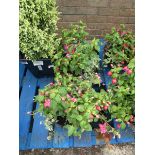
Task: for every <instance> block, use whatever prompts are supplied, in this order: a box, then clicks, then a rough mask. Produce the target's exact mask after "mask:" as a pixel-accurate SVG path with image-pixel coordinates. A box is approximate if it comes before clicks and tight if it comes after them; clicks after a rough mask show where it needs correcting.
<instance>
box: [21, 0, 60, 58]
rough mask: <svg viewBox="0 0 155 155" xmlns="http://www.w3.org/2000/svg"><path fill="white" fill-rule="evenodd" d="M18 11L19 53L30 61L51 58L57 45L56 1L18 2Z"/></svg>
mask: <svg viewBox="0 0 155 155" xmlns="http://www.w3.org/2000/svg"><path fill="white" fill-rule="evenodd" d="M19 9H20V14H19V40H20V42H19V45H20V51H21V52H22V53H23V54H24V55H25V57H26V59H30V60H37V59H40V58H48V57H51V56H52V55H53V51H54V50H55V47H56V46H57V45H58V44H59V39H56V36H57V34H56V33H55V31H56V30H57V25H56V24H57V21H58V19H59V18H58V15H59V12H58V11H57V7H56V0H35V1H32V0H20V5H19Z"/></svg>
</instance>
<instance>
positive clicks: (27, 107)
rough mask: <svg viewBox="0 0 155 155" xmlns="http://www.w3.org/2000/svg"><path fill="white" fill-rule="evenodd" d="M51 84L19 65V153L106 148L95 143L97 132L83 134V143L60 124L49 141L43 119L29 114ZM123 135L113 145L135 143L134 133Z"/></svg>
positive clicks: (131, 131) (101, 47) (100, 143)
mask: <svg viewBox="0 0 155 155" xmlns="http://www.w3.org/2000/svg"><path fill="white" fill-rule="evenodd" d="M102 41H103V40H102ZM103 48H104V45H103V46H100V51H101V52H103ZM101 55H102V54H100V56H101ZM104 75H106V74H104V73H102V79H103V81H104V79H105V80H106V81H104V82H105V83H106V82H107V81H108V80H107V77H103V76H104ZM50 82H53V77H51V78H40V79H37V78H36V77H34V76H33V75H32V74H31V72H30V71H29V70H28V69H27V68H26V67H25V66H24V65H23V64H19V98H20V100H19V149H20V150H28V149H47V148H73V147H91V146H93V145H102V144H104V142H103V141H101V140H97V139H96V134H95V132H94V131H92V132H84V133H83V135H82V137H81V139H79V138H78V137H73V136H71V137H68V136H67V130H66V129H63V128H62V127H61V126H60V125H58V124H57V125H56V126H55V129H54V130H55V135H54V138H53V139H52V140H51V141H48V140H47V136H48V131H47V130H46V129H45V127H44V125H43V124H40V122H41V121H42V120H44V118H43V117H42V116H40V115H39V114H36V115H35V117H34V118H33V117H32V116H31V115H28V114H27V112H29V111H33V110H35V109H37V108H38V104H37V105H36V104H35V103H34V102H33V98H34V96H35V95H37V93H38V89H39V88H43V87H44V86H45V85H47V84H49V83H50ZM106 84H107V83H106ZM124 131H125V132H124ZM124 131H121V135H122V137H121V138H120V139H117V138H115V139H112V140H111V144H116V143H124V142H134V133H133V130H131V128H130V127H127V128H126V130H124Z"/></svg>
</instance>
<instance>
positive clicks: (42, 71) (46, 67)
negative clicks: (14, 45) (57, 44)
mask: <svg viewBox="0 0 155 155" xmlns="http://www.w3.org/2000/svg"><path fill="white" fill-rule="evenodd" d="M19 62H20V63H22V64H24V65H25V66H26V67H27V68H28V69H29V70H30V71H31V73H32V74H33V75H34V76H35V77H37V78H42V77H53V76H54V70H53V64H52V62H51V60H50V59H40V60H37V61H31V60H27V59H25V58H24V56H23V55H22V54H20V56H19Z"/></svg>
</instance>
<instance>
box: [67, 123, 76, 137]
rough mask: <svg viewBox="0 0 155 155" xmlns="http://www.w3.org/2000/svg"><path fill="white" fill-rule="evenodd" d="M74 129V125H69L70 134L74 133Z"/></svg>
mask: <svg viewBox="0 0 155 155" xmlns="http://www.w3.org/2000/svg"><path fill="white" fill-rule="evenodd" d="M74 131H75V128H74V126H72V125H68V136H71V135H73V133H74Z"/></svg>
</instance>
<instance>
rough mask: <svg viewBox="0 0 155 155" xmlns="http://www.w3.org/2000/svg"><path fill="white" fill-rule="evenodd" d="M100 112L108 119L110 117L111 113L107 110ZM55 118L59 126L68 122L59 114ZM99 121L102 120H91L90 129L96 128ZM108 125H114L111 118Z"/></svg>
mask: <svg viewBox="0 0 155 155" xmlns="http://www.w3.org/2000/svg"><path fill="white" fill-rule="evenodd" d="M100 113H103V114H104V115H105V116H106V117H107V118H108V119H111V114H110V112H109V111H108V110H107V111H100ZM57 120H58V122H57V123H58V124H59V125H61V126H64V125H66V124H68V123H69V122H68V121H66V117H61V116H58V117H57ZM100 123H103V122H102V121H98V122H91V123H90V124H91V126H92V129H97V128H99V124H100ZM109 124H110V126H111V127H114V120H111V121H110V122H109Z"/></svg>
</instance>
